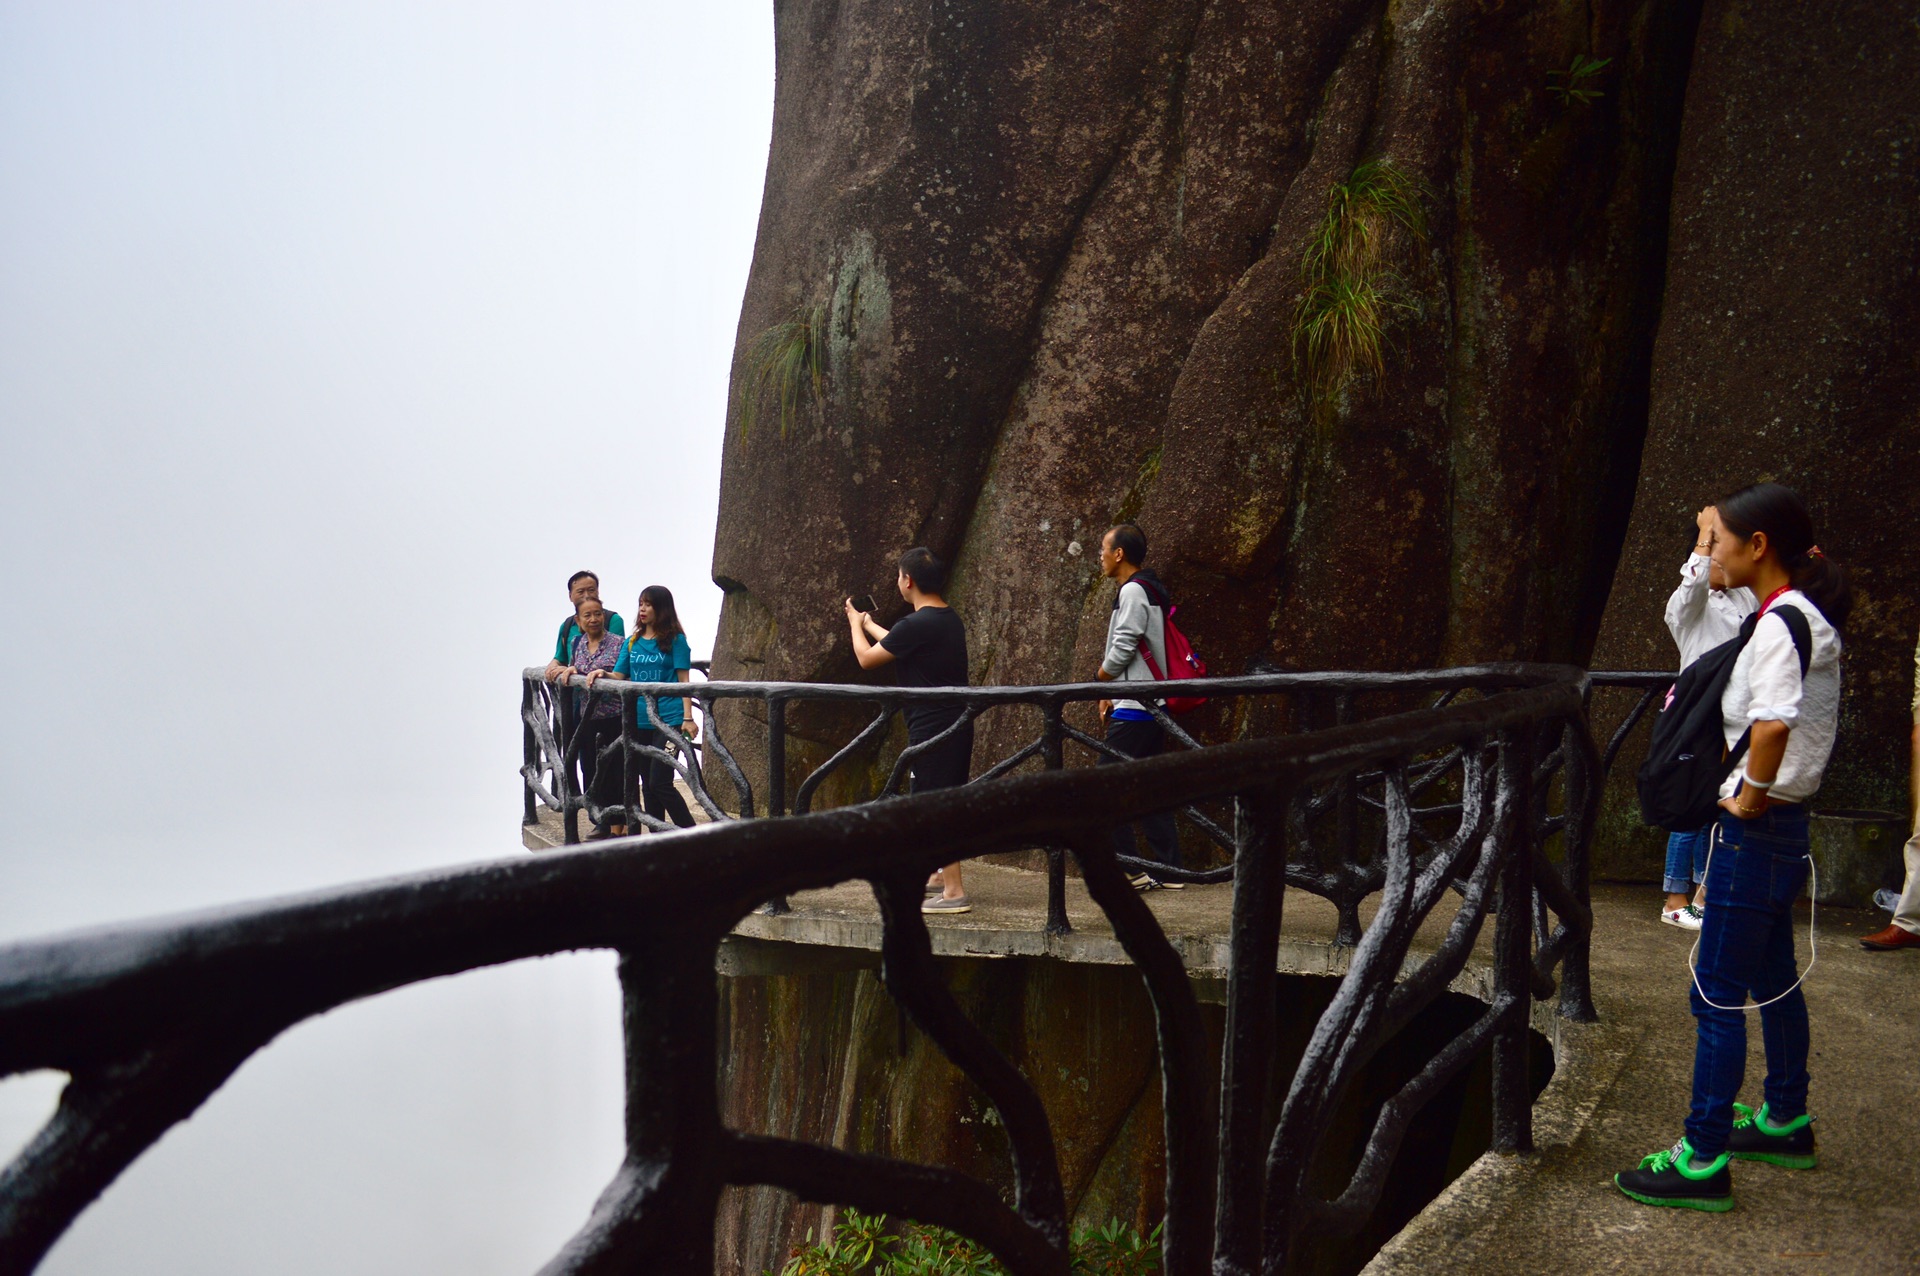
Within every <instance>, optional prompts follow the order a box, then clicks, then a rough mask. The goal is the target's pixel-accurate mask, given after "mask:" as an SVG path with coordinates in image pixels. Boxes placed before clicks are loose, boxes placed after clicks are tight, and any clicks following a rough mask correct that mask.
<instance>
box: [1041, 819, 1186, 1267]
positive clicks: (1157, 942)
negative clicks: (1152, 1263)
mask: <svg viewBox="0 0 1920 1276" xmlns="http://www.w3.org/2000/svg"><path fill="white" fill-rule="evenodd" d="M1108 832H1109V829H1108V826H1106V825H1096V826H1094V827H1093V828H1092V829H1090V830H1088V831H1087V832H1085V833H1081V834H1079V835H1078V836H1076V838H1075V840H1074V842H1073V854H1074V858H1075V859H1077V860H1078V861H1079V862H1080V875H1081V877H1082V879H1083V880H1084V881H1085V882H1086V884H1087V893H1088V894H1089V895H1091V896H1092V897H1093V901H1094V903H1096V904H1098V905H1099V906H1100V908H1101V911H1103V912H1105V913H1106V915H1107V918H1108V920H1109V921H1111V922H1112V923H1113V933H1114V937H1115V938H1117V939H1118V940H1119V941H1120V946H1121V947H1122V948H1124V949H1125V950H1126V953H1127V956H1128V957H1131V958H1132V959H1133V964H1134V965H1135V966H1137V967H1139V969H1140V977H1141V978H1142V979H1143V980H1144V981H1145V982H1146V985H1147V995H1148V996H1149V997H1150V998H1151V999H1152V1001H1153V1014H1154V1025H1155V1030H1156V1036H1157V1038H1158V1041H1159V1046H1160V1092H1161V1098H1162V1102H1163V1104H1164V1106H1165V1121H1164V1127H1163V1129H1164V1137H1165V1140H1166V1165H1167V1194H1166V1207H1167V1208H1166V1214H1165V1217H1164V1221H1163V1231H1162V1233H1161V1236H1162V1243H1163V1246H1164V1255H1165V1259H1164V1263H1165V1271H1166V1276H1205V1274H1206V1272H1207V1270H1208V1268H1209V1267H1210V1265H1211V1264H1210V1262H1209V1251H1210V1250H1211V1249H1212V1245H1211V1243H1210V1242H1211V1236H1210V1233H1209V1227H1208V1224H1209V1222H1210V1221H1211V1220H1212V1218H1213V1215H1214V1197H1213V1191H1214V1174H1215V1171H1216V1167H1217V1164H1218V1161H1217V1150H1218V1147H1219V1144H1218V1132H1217V1128H1216V1125H1215V1122H1216V1121H1217V1119H1218V1107H1217V1104H1216V1095H1215V1091H1214V1088H1213V1086H1212V1084H1211V1083H1210V1079H1209V1078H1208V1077H1207V1075H1206V1073H1207V1067H1206V1060H1207V1047H1206V1028H1205V1025H1204V1024H1203V1023H1202V1022H1201V1019H1200V1002H1199V999H1198V998H1197V997H1195V996H1194V992H1193V985H1192V983H1191V982H1189V981H1188V979H1187V970H1186V966H1185V964H1184V963H1183V962H1182V961H1181V960H1180V954H1179V953H1178V952H1176V951H1175V950H1174V947H1173V945H1172V944H1171V943H1169V942H1168V940H1167V937H1166V934H1165V932H1163V931H1162V930H1161V929H1160V924H1159V922H1157V921H1156V920H1154V916H1153V912H1152V910H1150V909H1149V908H1148V907H1147V905H1146V901H1145V900H1143V899H1141V898H1140V895H1139V893H1138V892H1137V891H1135V890H1134V889H1133V886H1132V884H1131V883H1129V882H1128V881H1127V878H1126V874H1125V873H1123V872H1122V871H1121V869H1120V865H1119V863H1118V862H1117V861H1116V858H1115V856H1114V853H1113V846H1112V843H1111V841H1110V839H1109V836H1108Z"/></svg>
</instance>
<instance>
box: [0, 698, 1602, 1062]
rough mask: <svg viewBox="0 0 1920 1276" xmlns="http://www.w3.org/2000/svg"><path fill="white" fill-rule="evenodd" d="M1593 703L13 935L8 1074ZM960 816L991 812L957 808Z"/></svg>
mask: <svg viewBox="0 0 1920 1276" xmlns="http://www.w3.org/2000/svg"><path fill="white" fill-rule="evenodd" d="M1095 685H1102V684H1095ZM1582 712H1583V708H1582V696H1581V692H1580V689H1579V687H1578V686H1577V685H1576V684H1575V683H1573V682H1571V681H1561V682H1552V683H1548V684H1546V685H1543V686H1536V687H1530V688H1524V689H1519V690H1514V691H1509V692H1506V693H1504V694H1500V695H1497V696H1492V697H1489V698H1487V699H1484V700H1478V701H1472V702H1469V703H1466V704H1454V705H1448V706H1445V707H1442V708H1437V709H1417V710H1413V711H1410V712H1407V713H1401V714H1394V715H1390V716H1387V717H1383V718H1378V719H1373V720H1371V721H1368V722H1363V723H1355V724H1351V725H1348V726H1344V727H1334V728H1329V729H1326V730H1321V731H1314V732H1306V733H1299V734H1292V735H1286V736H1278V737H1271V738H1267V739H1259V740H1246V741H1240V742H1237V743H1232V744H1223V745H1217V746H1214V747H1211V748H1208V749H1204V750H1198V751H1192V752H1182V753H1178V754H1161V755H1159V756H1156V757H1152V758H1145V759H1140V760H1137V761H1132V762H1127V763H1121V764H1117V765H1113V766H1104V767H1097V768H1095V767H1088V768H1076V769H1072V770H1065V771H1048V772H1041V773H1037V774H1027V775H1018V776H1009V777H1005V778H1002V779H999V780H995V781H990V782H986V783H983V784H978V785H969V786H967V787H965V788H959V789H949V790H941V791H937V792H933V793H927V794H922V795H919V796H915V797H901V798H891V799H885V800H882V801H878V802H871V803H865V804H862V805H859V806H851V807H840V808H835V809H833V810H828V811H823V812H819V813H816V814H811V815H803V816H792V817H787V818H783V819H769V820H751V821H740V822H735V823H727V824H719V825H714V824H709V825H706V826H704V827H700V828H695V829H686V830H683V831H680V832H677V833H671V834H665V835H658V834H656V835H650V836H649V837H648V838H647V839H646V840H645V841H642V842H639V843H637V844H636V843H635V842H634V841H632V840H622V841H615V842H609V843H603V844H600V845H597V846H595V847H593V848H590V849H582V850H575V851H564V852H551V853H548V854H544V855H540V856H537V857H525V856H518V857H513V858H510V859H495V860H489V861H481V862H478V863H474V864H468V865H462V866H454V867H449V868H439V869H429V870H424V871H421V872H418V873H413V874H408V875H404V876H397V877H392V878H388V879H384V880H381V881H376V882H372V883H356V884H348V885H342V886H336V887H329V888H324V889H322V890H318V891H313V892H307V893H304V894H299V895H293V896H287V897H283V898H280V899H276V900H270V901H266V902H260V903H250V904H236V905H228V906H223V907H220V908H216V909H212V910H204V911H199V912H194V913H188V914H184V915H175V916H172V917H161V918H155V919H149V920H144V921H135V922H129V923H120V924H110V925H107V926H103V927H95V928H90V929H87V930H83V931H80V932H75V933H70V934H66V935H60V936H54V937H49V938H45V939H39V940H27V941H20V942H15V943H11V944H7V945H4V946H0V1076H5V1075H12V1074H14V1073H18V1072H22V1071H28V1070H31V1069H34V1068H42V1067H52V1068H60V1069H63V1070H68V1071H72V1070H73V1068H74V1067H75V1066H76V1065H78V1064H81V1063H87V1062H99V1061H101V1060H103V1059H111V1058H115V1057H119V1055H120V1054H121V1053H123V1052H126V1051H128V1050H132V1049H136V1048H138V1047H139V1046H140V1045H141V1044H142V1043H145V1042H150V1041H152V1040H154V1039H155V1038H156V1037H160V1036H165V1035H166V1034H167V1031H168V1030H167V1028H166V1024H167V1022H169V1019H170V1017H176V1018H177V1016H178V1015H179V1014H180V1013H183V1012H185V1011H187V1010H191V1012H192V1017H194V1018H199V1017H202V1016H205V1015H207V1014H209V1013H219V1012H220V1010H222V1009H225V1010H226V1011H228V1012H230V1013H236V1014H237V1013H241V1012H242V1010H243V1009H244V1010H245V1012H246V1013H249V1014H252V1015H261V1016H265V1017H267V1018H269V1019H271V1020H273V1021H276V1022H279V1023H281V1024H282V1025H283V1026H284V1025H290V1024H292V1023H295V1022H298V1021H300V1020H301V1019H304V1018H306V1017H309V1016H311V1015H313V1014H318V1013H321V1012H322V1011H324V1010H327V1009H330V1008H332V1007H333V1006H337V1005H340V1004H343V1003H345V1002H348V1001H352V1000H356V999H358V998H360V997H364V996H368V995H372V994H374V993H378V992H383V991H387V990H389V989H392V988H396V987H400V986H402V985H405V984H409V983H415V982H419V981H421V980H423V979H430V978H436V977H439V976H442V975H449V974H455V973H458V972H460V971H464V970H470V969H474V968H477V967H480V966H486V965H495V964H499V963H502V962H508V961H517V960H521V959H523V958H528V957H537V956H543V955H547V954H550V953H557V952H564V951H570V950H575V949H584V948H617V947H620V946H621V944H622V943H623V942H625V941H628V940H630V939H631V938H632V937H633V936H634V935H635V934H637V933H641V932H643V931H644V930H645V929H646V928H647V927H650V926H674V927H681V928H688V927H691V928H694V929H699V928H701V927H708V928H717V930H718V931H719V932H720V933H724V931H725V929H727V928H728V927H731V926H732V925H733V924H734V922H735V921H737V920H738V918H739V917H742V916H744V915H746V913H747V912H749V911H750V910H751V909H752V908H753V907H755V906H756V905H757V904H758V903H759V902H760V901H761V900H762V899H764V898H766V897H767V896H768V895H770V894H773V893H775V892H781V893H792V892H796V891H801V890H808V889H816V888H820V887H824V886H829V885H832V884H834V883H836V882H841V881H845V880H848V879H849V878H854V877H875V876H883V875H891V874H918V875H921V876H924V875H925V873H927V872H928V871H930V870H931V869H933V868H935V867H938V866H940V865H941V864H944V863H948V862H951V861H953V860H955V859H961V858H967V857H970V856H973V855H976V854H981V853H986V851H987V848H990V847H993V846H999V845H1003V844H1007V843H1010V842H1014V841H1020V840H1027V841H1035V840H1040V841H1047V840H1051V841H1061V840H1067V839H1070V838H1071V837H1072V836H1073V835H1074V834H1075V833H1076V832H1078V831H1080V830H1081V827H1082V825H1083V824H1084V816H1082V815H1079V814H1077V813H1076V812H1077V811H1079V810H1083V809H1084V806H1085V804H1086V803H1088V802H1093V803H1095V804H1097V805H1098V808H1099V809H1101V810H1102V811H1105V812H1107V813H1109V814H1110V815H1111V817H1112V819H1113V820H1114V821H1115V822H1123V821H1130V820H1133V819H1137V818H1139V817H1140V816H1141V815H1144V814H1147V813H1148V812H1150V811H1152V810H1156V809H1159V808H1160V807H1163V806H1165V805H1166V804H1167V803H1168V802H1169V801H1170V800H1173V801H1181V802H1190V801H1196V800H1206V799H1209V798H1217V797H1226V796H1230V795H1232V794H1235V793H1241V792H1247V791H1252V790H1255V789H1260V788H1276V787H1277V788H1288V787H1297V786H1298V785H1301V784H1307V783H1312V782H1314V781H1315V780H1318V779H1322V778H1325V777H1327V776H1331V775H1338V774H1343V773H1345V772H1346V771H1349V770H1352V769H1354V768H1355V767H1359V766H1364V765H1367V764H1369V763H1377V762H1383V761H1387V760H1390V759H1392V758H1395V757H1405V756H1408V755H1410V754H1416V753H1420V752H1424V751H1427V750H1431V749H1435V748H1440V747H1445V746H1449V745H1455V744H1461V743H1465V742H1467V741H1470V740H1473V739H1477V738H1485V737H1486V736H1488V735H1490V734H1493V733H1496V732H1499V731H1502V730H1507V729H1510V728H1514V727H1518V726H1522V725H1525V724H1527V723H1533V722H1539V721H1543V720H1546V719H1551V718H1556V717H1562V716H1572V715H1578V714H1581V713H1582ZM1170 792H1171V793H1173V794H1176V795H1177V796H1176V797H1173V798H1170V797H1169V796H1168V795H1169V793H1170ZM1076 802H1077V803H1079V804H1080V805H1079V806H1078V807H1076V806H1075V805H1074V803H1076ZM969 812H971V813H973V814H975V815H984V816H985V817H986V818H978V819H972V820H968V819H963V818H960V817H961V816H963V815H965V814H967V813H969ZM263 987H270V988H272V989H273V990H274V996H275V997H276V998H277V999H278V1000H277V1001H276V1002H275V1004H274V1005H273V1006H271V1007H267V1006H264V1005H261V1004H257V1003H258V1002H259V1000H260V998H261V997H262V996H263V995H264V994H262V993H260V992H259V991H258V990H259V989H260V988H263ZM182 999H186V1001H184V1002H183V1000H182ZM223 1003H224V1005H223ZM56 1040H57V1041H58V1043H59V1044H55V1041H56Z"/></svg>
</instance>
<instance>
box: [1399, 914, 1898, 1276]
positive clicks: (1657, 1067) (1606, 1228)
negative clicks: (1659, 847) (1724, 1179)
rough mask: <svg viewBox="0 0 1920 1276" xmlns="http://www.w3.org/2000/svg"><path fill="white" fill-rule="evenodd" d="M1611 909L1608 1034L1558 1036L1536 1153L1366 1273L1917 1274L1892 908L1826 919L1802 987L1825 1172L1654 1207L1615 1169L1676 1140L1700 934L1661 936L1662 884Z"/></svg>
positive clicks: (1745, 1184)
mask: <svg viewBox="0 0 1920 1276" xmlns="http://www.w3.org/2000/svg"><path fill="white" fill-rule="evenodd" d="M1595 896H1596V899H1595V901H1594V902H1595V909H1594V914H1595V917H1594V920H1595V943H1594V952H1593V983H1594V992H1595V1001H1596V1002H1597V1003H1598V1007H1599V1010H1600V1016H1601V1022H1600V1023H1599V1024H1595V1025H1590V1026H1589V1025H1571V1026H1570V1027H1569V1029H1568V1030H1567V1031H1565V1032H1563V1033H1562V1038H1561V1039H1562V1042H1563V1044H1564V1053H1563V1055H1562V1058H1561V1065H1560V1067H1559V1069H1558V1071H1557V1072H1556V1073H1555V1075H1554V1079H1553V1081H1552V1083H1551V1084H1550V1085H1549V1086H1548V1087H1547V1090H1546V1091H1545V1093H1543V1094H1542V1095H1541V1096H1540V1100H1539V1102H1538V1103H1537V1104H1536V1105H1535V1123H1536V1138H1537V1140H1538V1143H1539V1151H1538V1152H1537V1153H1536V1154H1535V1155H1533V1156H1530V1157H1497V1156H1493V1155H1491V1154H1489V1155H1488V1156H1485V1157H1482V1158H1481V1160H1480V1161H1479V1162H1478V1163H1476V1164H1475V1165H1474V1166H1473V1167H1472V1168H1471V1169H1470V1170H1469V1171H1468V1172H1467V1173H1466V1174H1465V1175H1463V1176H1461V1177H1460V1178H1459V1179H1458V1180H1456V1181H1455V1182H1454V1183H1453V1185H1452V1186H1451V1187H1449V1188H1448V1189H1447V1190H1446V1191H1445V1192H1443V1193H1442V1194H1441V1195H1440V1196H1439V1197H1438V1198H1437V1199H1436V1200H1435V1201H1434V1202H1433V1203H1432V1204H1431V1205H1429V1206H1428V1207H1427V1209H1426V1210H1425V1211H1424V1212H1423V1213H1422V1214H1421V1215H1420V1216H1419V1217H1418V1218H1417V1219H1415V1220H1414V1222H1413V1224H1412V1225H1411V1226H1409V1227H1408V1228H1407V1229H1406V1230H1405V1231H1403V1232H1401V1234H1400V1235H1399V1236H1398V1237H1396V1238H1395V1239H1394V1241H1393V1242H1392V1243H1390V1244H1389V1245H1388V1246H1387V1247H1386V1249H1384V1250H1383V1251H1382V1252H1381V1253H1380V1255H1379V1256H1378V1257H1377V1258H1376V1259H1375V1260H1374V1262H1373V1263H1372V1264H1371V1265H1370V1266H1369V1267H1368V1268H1367V1271H1368V1272H1369V1273H1394V1274H1396V1276H1398V1274H1401V1273H1405V1274H1406V1276H1414V1274H1415V1273H1418V1274H1419V1276H1431V1273H1433V1272H1436V1271H1465V1270H1473V1271H1477V1272H1490V1273H1491V1272H1502V1273H1503V1272H1514V1273H1537V1272H1547V1271H1562V1272H1615V1271H1629V1270H1643V1271H1652V1270H1655V1269H1661V1270H1667V1271H1675V1272H1688V1273H1693V1272H1700V1273H1722V1272H1725V1273H1745V1272H1836V1273H1839V1272H1844V1273H1854V1272H1858V1273H1893V1272H1902V1273H1905V1272H1920V1156H1916V1155H1915V1149H1920V953H1913V952H1903V953H1869V952H1867V951H1866V950H1864V949H1862V948H1861V947H1860V945H1859V943H1858V942H1857V941H1858V940H1859V938H1860V936H1862V935H1864V934H1868V933H1870V932H1872V931H1874V930H1878V929H1879V928H1880V927H1881V926H1883V925H1885V924H1886V919H1885V916H1884V915H1883V914H1880V913H1868V912H1861V911H1856V910H1844V909H1827V908H1823V909H1821V910H1820V913H1819V918H1818V920H1819V944H1820V948H1819V961H1818V964H1817V965H1816V966H1815V968H1814V969H1813V971H1812V973H1811V974H1810V975H1809V976H1808V978H1807V982H1806V984H1805V985H1804V989H1805V992H1806V996H1807V1007H1808V1012H1809V1014H1810V1016H1811V1018H1812V1022H1813V1057H1812V1059H1811V1061H1810V1071H1811V1072H1812V1075H1813V1089H1812V1094H1811V1099H1812V1103H1811V1107H1812V1110H1813V1113H1814V1115H1815V1118H1816V1124H1815V1127H1814V1128H1815V1130H1816V1131H1817V1133H1818V1137H1819V1147H1820V1167H1819V1168H1818V1169H1815V1170H1782V1169H1777V1168H1775V1167H1773V1166H1770V1165H1759V1164H1754V1163H1751V1162H1735V1164H1734V1169H1733V1176H1734V1177H1733V1183H1734V1196H1735V1200H1736V1206H1735V1208H1734V1209H1733V1210H1732V1211H1731V1212H1729V1213H1726V1214H1718V1215H1710V1214H1700V1213H1697V1212H1695V1211H1692V1210H1675V1209H1654V1208H1650V1207H1648V1206H1644V1205H1639V1204H1636V1203H1634V1202H1632V1201H1629V1200H1628V1199H1627V1198H1626V1197H1624V1196H1621V1195H1620V1194H1619V1193H1618V1192H1617V1191H1616V1190H1615V1189H1614V1187H1613V1184H1612V1176H1613V1174H1614V1173H1615V1172H1616V1171H1618V1170H1622V1169H1626V1168H1627V1167H1629V1166H1631V1165H1633V1164H1634V1163H1635V1162H1637V1161H1638V1160H1639V1159H1640V1158H1641V1157H1643V1156H1645V1155H1646V1154H1647V1153H1649V1152H1652V1151H1655V1150H1657V1149H1659V1148H1662V1147H1667V1146H1671V1145H1672V1143H1673V1142H1674V1140H1676V1139H1678V1138H1679V1137H1680V1134H1681V1122H1682V1121H1683V1120H1684V1119H1685V1117H1686V1112H1687V1100H1688V1096H1689V1094H1690V1093H1691V1090H1692V1077H1693V1035H1694V1034H1693V1019H1692V1016H1691V1015H1690V1014H1688V1012H1687V1000H1686V990H1687V983H1688V976H1687V971H1686V967H1685V964H1684V963H1685V961H1686V958H1687V952H1688V950H1689V948H1690V947H1691V946H1692V937H1691V936H1690V935H1688V934H1686V933H1684V932H1682V931H1679V930H1675V929H1674V928H1672V927H1670V926H1663V925H1661V924H1660V923H1659V921H1658V919H1657V917H1656V912H1657V910H1658V907H1659V903H1658V901H1659V898H1660V896H1659V893H1658V890H1657V889H1656V888H1654V887H1651V886H1648V887H1620V886H1602V887H1599V888H1597V889H1596V890H1595ZM1802 909H1803V912H1802V918H1803V924H1802V926H1801V927H1800V935H1799V951H1800V953H1801V966H1802V969H1805V955H1806V951H1807V949H1806V928H1805V925H1804V918H1805V912H1804V909H1805V905H1802ZM1753 1018H1755V1019H1757V1018H1758V1016H1757V1015H1756V1016H1753ZM1748 1039H1749V1049H1748V1056H1747V1086H1746V1089H1745V1090H1744V1091H1743V1093H1742V1096H1741V1097H1742V1100H1743V1101H1745V1102H1747V1103H1749V1104H1751V1105H1753V1106H1756V1107H1757V1106H1758V1105H1759V1090H1760V1080H1761V1078H1762V1076H1763V1075H1764V1074H1765V1072H1766V1066H1765V1061H1764V1058H1763V1056H1762V1052H1761V1048H1760V1032H1759V1025H1758V1024H1757V1023H1756V1024H1754V1025H1753V1027H1752V1028H1751V1030H1750V1031H1749V1034H1748Z"/></svg>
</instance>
